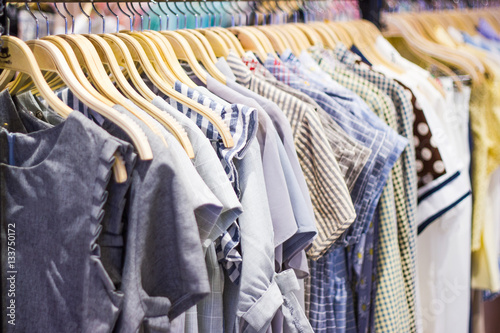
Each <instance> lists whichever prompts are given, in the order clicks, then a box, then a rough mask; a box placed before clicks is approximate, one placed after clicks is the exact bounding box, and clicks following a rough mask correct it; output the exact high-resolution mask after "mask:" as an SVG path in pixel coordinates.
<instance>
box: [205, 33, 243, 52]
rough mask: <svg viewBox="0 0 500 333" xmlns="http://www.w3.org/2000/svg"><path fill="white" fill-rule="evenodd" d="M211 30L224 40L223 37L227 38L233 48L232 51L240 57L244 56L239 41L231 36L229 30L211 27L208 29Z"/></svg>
mask: <svg viewBox="0 0 500 333" xmlns="http://www.w3.org/2000/svg"><path fill="white" fill-rule="evenodd" d="M210 29H212V30H214V31H215V32H216V33H218V34H219V35H220V36H221V37H223V38H224V36H225V37H226V38H228V39H229V40H230V41H231V43H232V44H231V45H233V46H234V51H235V52H236V53H237V54H238V55H239V56H240V57H242V56H243V55H244V54H245V50H244V49H243V46H242V45H241V43H240V41H239V40H238V38H236V36H235V35H234V34H232V33H231V32H230V31H229V30H226V29H224V28H220V27H212V28H210Z"/></svg>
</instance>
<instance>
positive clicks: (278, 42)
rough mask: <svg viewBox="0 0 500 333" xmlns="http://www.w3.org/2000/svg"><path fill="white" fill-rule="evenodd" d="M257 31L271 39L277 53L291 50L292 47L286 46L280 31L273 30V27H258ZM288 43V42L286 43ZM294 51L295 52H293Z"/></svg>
mask: <svg viewBox="0 0 500 333" xmlns="http://www.w3.org/2000/svg"><path fill="white" fill-rule="evenodd" d="M257 29H259V30H260V31H262V33H263V34H264V35H266V37H267V38H268V39H269V41H270V42H271V44H272V47H273V49H274V50H275V51H278V52H279V53H283V52H285V50H286V49H290V47H287V46H286V45H285V41H284V40H283V38H282V37H281V35H280V34H279V33H278V30H275V29H272V28H271V26H268V25H266V26H258V27H257ZM286 43H288V41H286ZM292 51H293V50H292Z"/></svg>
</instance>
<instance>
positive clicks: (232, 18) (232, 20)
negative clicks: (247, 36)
mask: <svg viewBox="0 0 500 333" xmlns="http://www.w3.org/2000/svg"><path fill="white" fill-rule="evenodd" d="M219 4H220V8H221V10H222V11H223V12H224V13H226V14H228V15H231V26H232V27H234V15H233V13H231V12H228V11H227V10H226V9H225V8H224V6H223V5H222V1H221V2H219ZM221 22H222V13H221Z"/></svg>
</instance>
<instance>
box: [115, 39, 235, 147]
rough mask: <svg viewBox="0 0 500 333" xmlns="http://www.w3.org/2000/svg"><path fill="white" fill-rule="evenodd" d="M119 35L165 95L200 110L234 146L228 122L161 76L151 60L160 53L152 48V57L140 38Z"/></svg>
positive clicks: (225, 142) (227, 143) (228, 145)
mask: <svg viewBox="0 0 500 333" xmlns="http://www.w3.org/2000/svg"><path fill="white" fill-rule="evenodd" d="M114 35H116V36H118V37H121V39H122V41H123V42H124V43H125V45H126V46H127V48H128V49H129V51H131V55H132V57H133V60H134V61H135V62H137V63H139V65H140V67H141V68H142V69H143V70H144V73H145V74H146V75H147V76H148V78H149V79H150V80H151V82H152V83H153V84H154V85H155V86H156V87H157V88H158V89H159V90H160V91H161V92H162V93H164V94H165V95H167V96H169V97H171V98H173V99H175V100H176V101H179V102H180V103H182V104H184V105H186V106H188V107H189V108H191V109H192V110H194V111H196V112H198V113H199V114H201V115H202V116H204V117H205V118H207V119H208V120H209V121H210V122H211V123H212V124H214V126H215V127H216V128H217V130H218V131H219V133H220V135H221V137H222V140H223V143H224V146H226V147H228V148H230V147H233V146H234V141H233V137H232V136H231V132H230V131H229V128H228V127H227V124H226V123H225V122H224V121H223V120H222V118H221V117H220V116H219V115H218V114H216V113H215V112H214V111H212V110H211V109H209V108H208V107H206V106H204V105H201V104H199V103H197V102H195V101H194V100H192V99H190V98H188V97H186V96H184V95H182V94H181V93H179V92H177V91H176V90H175V89H173V88H172V86H169V85H168V83H167V82H166V81H165V80H164V79H163V78H162V77H161V76H160V74H159V73H158V72H157V71H156V70H155V68H154V67H153V65H152V63H151V61H150V60H155V62H158V61H157V59H159V58H160V57H159V55H157V54H156V53H155V52H154V51H155V50H154V49H151V51H152V53H151V54H150V55H149V56H152V57H153V59H150V58H149V56H148V54H147V53H146V52H145V51H144V49H143V48H142V47H141V44H140V43H139V42H138V40H136V39H134V38H132V37H131V36H129V35H127V34H122V33H117V34H114Z"/></svg>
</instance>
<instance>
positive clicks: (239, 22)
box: [229, 1, 241, 26]
mask: <svg viewBox="0 0 500 333" xmlns="http://www.w3.org/2000/svg"><path fill="white" fill-rule="evenodd" d="M229 7H231V9H232V10H233V13H234V12H236V13H237V14H238V26H241V13H240V12H239V10H237V9H236V7H235V5H234V3H233V1H229Z"/></svg>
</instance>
